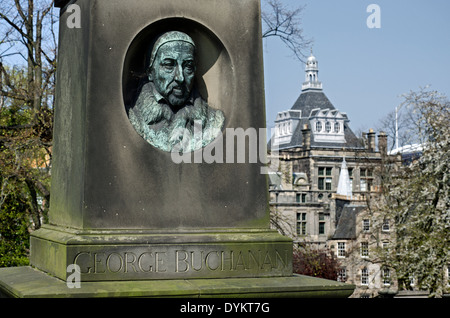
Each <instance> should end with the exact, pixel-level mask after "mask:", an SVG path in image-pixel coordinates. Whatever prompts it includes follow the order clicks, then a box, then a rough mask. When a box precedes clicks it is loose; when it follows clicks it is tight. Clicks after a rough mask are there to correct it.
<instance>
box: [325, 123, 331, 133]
mask: <svg viewBox="0 0 450 318" xmlns="http://www.w3.org/2000/svg"><path fill="white" fill-rule="evenodd" d="M325 131H326V132H327V133H329V132H330V131H331V123H330V122H329V121H327V122H326V123H325Z"/></svg>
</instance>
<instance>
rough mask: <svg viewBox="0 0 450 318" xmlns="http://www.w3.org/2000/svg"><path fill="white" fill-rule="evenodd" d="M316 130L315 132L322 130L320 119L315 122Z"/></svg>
mask: <svg viewBox="0 0 450 318" xmlns="http://www.w3.org/2000/svg"><path fill="white" fill-rule="evenodd" d="M316 131H317V132H321V131H322V123H321V122H320V121H318V122H316Z"/></svg>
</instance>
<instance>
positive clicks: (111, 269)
mask: <svg viewBox="0 0 450 318" xmlns="http://www.w3.org/2000/svg"><path fill="white" fill-rule="evenodd" d="M30 245H31V248H30V250H31V253H30V264H31V265H32V266H33V267H36V268H37V269H39V270H42V271H44V272H47V273H49V274H51V275H53V276H55V277H57V278H59V279H61V280H63V281H65V280H66V279H67V277H69V276H70V275H71V274H72V272H73V270H72V271H70V270H69V268H72V267H73V265H77V266H79V272H80V281H82V282H88V281H138V280H146V281H148V280H161V279H171V280H174V279H175V280H178V279H180V280H181V279H194V278H195V279H197V278H208V279H209V278H238V277H249V278H254V277H274V276H290V275H291V274H292V241H291V240H290V239H288V238H286V237H284V236H282V235H280V234H279V233H278V232H276V231H273V230H246V231H243V230H239V231H237V230H222V231H221V230H215V231H214V232H213V231H211V230H196V231H191V232H172V233H170V232H162V231H160V232H156V231H150V230H142V231H137V230H129V231H127V230H109V231H105V230H102V231H97V230H96V231H94V230H83V231H75V230H70V229H67V228H61V227H57V226H50V225H45V226H43V227H42V228H41V229H39V230H37V231H35V232H33V233H32V235H31V239H30ZM69 266H70V267H69Z"/></svg>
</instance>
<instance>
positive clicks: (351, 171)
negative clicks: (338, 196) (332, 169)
mask: <svg viewBox="0 0 450 318" xmlns="http://www.w3.org/2000/svg"><path fill="white" fill-rule="evenodd" d="M347 170H348V177H349V179H350V186H351V188H352V191H354V190H355V189H354V188H353V168H347Z"/></svg>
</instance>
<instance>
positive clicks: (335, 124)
mask: <svg viewBox="0 0 450 318" xmlns="http://www.w3.org/2000/svg"><path fill="white" fill-rule="evenodd" d="M340 131H341V125H339V123H334V132H335V133H338V132H340Z"/></svg>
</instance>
